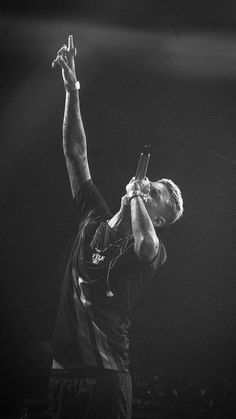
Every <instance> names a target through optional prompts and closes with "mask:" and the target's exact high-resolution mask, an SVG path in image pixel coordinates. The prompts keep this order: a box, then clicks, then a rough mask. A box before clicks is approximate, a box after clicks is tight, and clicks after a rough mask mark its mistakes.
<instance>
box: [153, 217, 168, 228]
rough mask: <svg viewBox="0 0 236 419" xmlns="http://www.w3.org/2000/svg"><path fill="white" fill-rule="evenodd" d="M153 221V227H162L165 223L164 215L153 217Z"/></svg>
mask: <svg viewBox="0 0 236 419" xmlns="http://www.w3.org/2000/svg"><path fill="white" fill-rule="evenodd" d="M154 223H155V227H163V226H164V225H165V223H166V220H165V218H164V217H161V216H160V217H157V218H155V220H154Z"/></svg>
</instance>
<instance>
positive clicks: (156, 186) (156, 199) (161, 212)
mask: <svg viewBox="0 0 236 419" xmlns="http://www.w3.org/2000/svg"><path fill="white" fill-rule="evenodd" d="M150 197H151V199H149V200H148V202H147V205H146V208H147V211H148V213H149V215H150V217H151V219H152V221H153V223H154V225H155V226H158V223H159V221H160V220H161V218H162V219H164V220H165V221H166V220H167V218H168V209H167V206H166V204H167V202H168V201H170V193H169V191H168V188H167V186H166V185H164V184H163V183H161V182H150Z"/></svg>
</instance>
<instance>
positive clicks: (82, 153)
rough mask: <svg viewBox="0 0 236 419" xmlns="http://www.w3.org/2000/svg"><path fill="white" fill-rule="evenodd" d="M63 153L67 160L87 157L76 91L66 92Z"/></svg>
mask: <svg viewBox="0 0 236 419" xmlns="http://www.w3.org/2000/svg"><path fill="white" fill-rule="evenodd" d="M63 151H64V154H65V156H66V157H67V158H69V159H73V160H76V159H77V158H85V157H87V144H86V136H85V132H84V126H83V121H82V117H81V112H80V102H79V93H78V91H77V90H75V91H73V92H70V93H68V92H66V99H65V111H64V119H63Z"/></svg>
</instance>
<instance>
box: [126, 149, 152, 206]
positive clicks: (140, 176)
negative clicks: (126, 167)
mask: <svg viewBox="0 0 236 419" xmlns="http://www.w3.org/2000/svg"><path fill="white" fill-rule="evenodd" d="M149 160H150V145H147V146H144V148H143V151H142V153H141V154H140V158H139V162H138V166H137V170H136V174H135V177H133V178H132V179H131V181H130V182H129V183H128V185H127V186H126V192H127V196H128V198H129V202H130V201H131V199H133V198H135V197H137V196H140V197H141V198H142V199H143V201H144V202H145V203H147V201H148V199H149V193H150V182H149V180H148V178H147V177H146V173H147V168H148V164H149Z"/></svg>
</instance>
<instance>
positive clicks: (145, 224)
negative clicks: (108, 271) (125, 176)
mask: <svg viewBox="0 0 236 419" xmlns="http://www.w3.org/2000/svg"><path fill="white" fill-rule="evenodd" d="M130 209H131V225H132V231H133V235H134V242H135V245H134V246H135V251H136V253H137V254H138V255H140V256H141V257H142V258H144V259H147V260H150V259H153V257H154V256H155V254H156V253H157V251H158V247H159V240H158V237H157V235H156V231H155V228H154V226H153V223H152V220H151V218H150V216H149V214H148V212H147V209H146V207H145V204H144V202H143V200H142V198H141V197H140V196H136V197H134V198H132V199H131V201H130Z"/></svg>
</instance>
